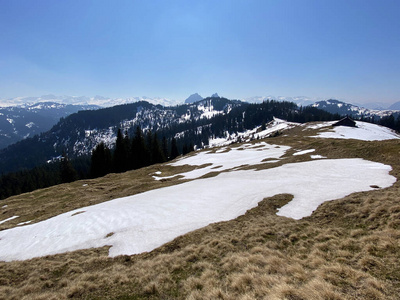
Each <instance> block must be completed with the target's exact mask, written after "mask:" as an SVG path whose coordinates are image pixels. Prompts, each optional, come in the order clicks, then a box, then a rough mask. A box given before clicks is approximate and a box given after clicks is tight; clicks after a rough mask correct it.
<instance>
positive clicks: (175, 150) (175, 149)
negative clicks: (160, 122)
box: [170, 137, 179, 159]
mask: <svg viewBox="0 0 400 300" xmlns="http://www.w3.org/2000/svg"><path fill="white" fill-rule="evenodd" d="M178 156H179V151H178V146H177V145H176V139H175V137H173V138H172V141H171V155H170V159H174V158H176V157H178Z"/></svg>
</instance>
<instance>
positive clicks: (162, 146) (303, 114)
mask: <svg viewBox="0 0 400 300" xmlns="http://www.w3.org/2000/svg"><path fill="white" fill-rule="evenodd" d="M217 103H219V102H217ZM221 103H222V102H221ZM221 103H219V104H220V105H221V107H219V108H220V109H221V110H222V109H223V104H224V103H222V104H221ZM186 109H187V107H186ZM115 110H116V111H115V114H119V113H121V111H120V107H117V108H116V109H115ZM82 113H83V112H82ZM82 113H81V114H82ZM87 114H89V115H90V116H91V115H92V114H94V112H88V113H87ZM113 117H115V116H113ZM273 117H278V118H281V119H286V120H288V121H293V122H300V123H304V122H310V121H331V120H336V119H339V118H340V116H339V115H333V114H331V113H328V112H326V111H323V110H320V109H317V108H315V107H300V108H299V107H297V105H296V104H294V103H291V102H278V101H274V100H269V101H265V102H263V103H260V104H249V103H243V104H242V105H238V106H235V107H233V108H232V109H231V110H230V112H229V113H227V114H220V115H216V116H214V117H213V118H210V119H207V118H203V119H198V120H188V121H186V122H182V123H171V124H169V125H166V126H164V127H162V128H159V127H154V128H149V129H147V130H146V131H142V129H141V128H140V127H138V126H136V127H133V128H128V129H127V130H126V131H125V132H122V130H120V129H119V130H117V139H116V143H115V146H114V147H112V148H108V147H107V146H106V144H105V143H104V142H102V143H100V144H98V145H97V146H96V147H95V148H94V149H93V151H92V154H91V156H81V157H78V158H73V159H69V158H68V156H67V155H66V154H65V153H64V154H63V156H62V157H61V159H59V160H58V161H56V162H53V163H50V164H46V165H42V166H38V167H35V168H33V169H30V170H23V171H19V172H13V173H8V174H3V175H2V176H0V199H4V198H7V197H9V196H12V195H16V194H20V193H24V192H29V191H32V190H35V189H39V188H44V187H48V186H51V185H55V184H60V183H64V182H71V181H74V180H77V179H85V178H95V177H99V176H104V175H105V174H108V173H110V172H115V173H118V172H124V171H127V170H133V169H138V168H141V167H144V166H148V165H151V164H154V163H161V162H165V161H167V160H171V159H174V158H175V157H177V156H178V155H180V154H186V153H188V152H190V151H193V150H194V149H195V148H197V149H200V148H204V147H206V146H207V145H208V143H209V140H210V139H212V138H217V137H226V135H227V134H233V133H237V132H243V131H245V130H247V129H253V128H255V127H256V126H260V125H262V124H264V126H265V124H266V123H268V122H269V121H271V120H272V119H273ZM68 120H69V119H68ZM89 120H91V119H90V118H89ZM82 122H83V121H82ZM86 122H88V121H86ZM92 122H94V121H92ZM107 122H110V121H109V120H108V121H107ZM89 123H90V122H89ZM109 124H111V123H109ZM86 125H87V124H86ZM92 125H94V124H92ZM74 126H76V124H75V125H74ZM55 127H57V126H55ZM72 132H75V131H74V130H73V131H72ZM160 137H162V138H160ZM40 143H41V141H40V140H38V141H37V144H38V145H37V146H38V147H36V148H34V149H41V148H40V147H39V146H40ZM25 151H32V150H31V149H25ZM36 151H39V150H36Z"/></svg>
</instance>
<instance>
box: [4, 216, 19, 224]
mask: <svg viewBox="0 0 400 300" xmlns="http://www.w3.org/2000/svg"><path fill="white" fill-rule="evenodd" d="M18 217H19V216H13V217H10V218H8V219H5V220H3V221H0V224H3V223H5V222H8V221H11V220H14V219H16V218H18Z"/></svg>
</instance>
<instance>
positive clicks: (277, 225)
mask: <svg viewBox="0 0 400 300" xmlns="http://www.w3.org/2000/svg"><path fill="white" fill-rule="evenodd" d="M293 136H296V138H293ZM268 142H273V143H278V144H282V145H290V146H292V147H293V148H296V149H309V148H315V149H317V150H316V151H315V154H321V155H324V156H327V157H328V158H343V157H362V158H365V159H369V160H373V161H379V162H383V163H386V164H390V165H392V167H393V171H392V174H393V175H394V176H396V177H397V178H399V172H400V162H399V160H398V157H399V154H400V144H399V142H398V141H384V142H360V141H341V140H323V139H313V138H307V137H305V136H304V132H303V131H301V130H300V129H295V130H293V132H292V134H291V135H290V136H285V137H282V136H281V137H278V138H273V139H270V140H268ZM313 154H314V153H313ZM307 159H309V156H308V155H303V156H296V157H293V156H291V155H289V154H288V155H287V158H286V159H285V161H284V162H279V163H275V164H273V166H276V165H280V164H282V163H286V162H295V161H304V160H307ZM262 166H263V167H268V168H270V167H272V166H271V164H265V166H264V165H262ZM262 166H260V168H262ZM188 169H189V167H184V168H175V169H174V168H172V167H170V166H164V165H160V166H154V167H150V168H145V169H142V170H140V171H134V172H127V173H124V174H119V175H116V174H111V175H108V176H106V177H105V178H101V179H97V180H92V181H84V182H76V183H73V184H69V185H61V186H58V187H53V188H49V189H46V190H42V191H37V192H33V193H30V194H26V195H21V196H18V197H13V198H10V199H6V200H5V201H3V203H4V204H7V205H8V207H7V208H6V209H3V211H2V213H3V215H2V219H5V218H7V217H10V216H13V215H19V216H21V217H20V218H18V219H16V220H13V221H9V222H10V224H7V223H8V222H6V223H4V224H2V225H0V226H3V227H1V228H3V229H4V228H7V227H10V226H12V225H13V224H16V223H19V222H22V221H28V220H34V221H39V220H42V219H46V218H48V217H49V216H51V215H55V214H57V213H59V212H62V211H67V210H71V209H73V208H80V207H83V206H86V205H89V204H94V203H99V202H102V201H106V200H108V199H110V198H115V197H121V196H125V195H129V194H134V193H139V192H142V191H144V190H147V189H153V188H158V187H161V186H166V185H170V184H175V183H176V182H177V179H171V180H167V181H164V182H158V181H154V180H153V179H152V177H151V176H150V175H149V174H152V173H154V172H155V171H156V170H161V171H162V172H163V174H165V175H168V174H174V173H179V172H182V171H184V170H188ZM85 183H86V184H88V186H86V187H83V186H82V185H83V184H85ZM291 197H292V196H291V195H287V194H282V195H276V196H274V197H271V198H268V199H264V201H262V202H260V203H259V205H258V207H256V208H254V209H251V210H249V211H248V212H247V213H246V214H245V215H243V216H240V217H238V218H236V219H235V220H231V221H228V222H220V223H215V224H211V225H209V226H207V227H205V228H202V229H199V230H196V231H194V232H191V233H189V234H186V235H184V236H180V237H178V238H176V239H175V240H173V241H171V242H169V243H167V244H165V245H163V246H161V247H160V248H158V249H155V250H154V251H152V252H150V253H143V254H140V255H134V256H120V257H116V258H109V257H108V256H107V254H108V248H107V247H103V248H100V249H88V250H82V251H75V252H71V253H64V254H59V255H53V256H47V257H43V258H35V259H32V260H28V261H15V262H10V263H5V262H0V299H69V298H82V299H293V300H294V299H321V300H322V299H399V297H398V295H400V183H399V182H396V183H395V184H394V185H393V186H392V187H390V188H387V189H384V190H381V189H376V190H374V191H371V192H362V193H354V194H352V195H349V196H348V197H345V198H343V199H340V200H337V201H332V202H327V203H324V204H323V205H321V206H320V207H319V208H318V209H317V210H316V211H315V212H314V213H313V215H312V216H310V217H307V218H304V219H301V220H298V221H295V220H292V219H288V218H284V217H279V216H277V215H276V214H275V212H276V209H277V208H279V207H281V206H282V205H284V204H285V203H287V202H288V201H290V199H291ZM4 211H5V212H4ZM12 222H13V223H12Z"/></svg>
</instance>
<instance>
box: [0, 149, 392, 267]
mask: <svg viewBox="0 0 400 300" xmlns="http://www.w3.org/2000/svg"><path fill="white" fill-rule="evenodd" d="M253 149H254V150H256V149H257V148H253ZM242 151H243V153H244V152H245V151H248V150H242ZM230 152H232V150H231V151H230ZM230 152H228V153H230ZM261 152H262V151H261ZM232 153H235V152H232ZM219 154H224V153H219ZM193 159H195V158H193ZM206 162H207V161H204V162H203V163H206ZM390 170H391V167H390V166H387V165H383V164H381V163H375V162H370V161H365V160H363V159H336V160H332V159H324V160H314V161H309V162H302V163H292V164H286V165H283V166H280V167H275V168H270V169H264V170H259V171H255V170H241V171H230V172H224V173H221V174H219V175H217V176H215V177H212V178H204V179H197V180H193V181H189V182H185V183H181V184H178V185H174V186H170V187H165V188H160V189H156V190H152V191H148V192H145V193H141V194H137V195H133V196H129V197H124V198H119V199H115V200H111V201H108V202H104V203H101V204H97V205H93V206H88V207H84V208H81V209H77V210H73V211H71V212H68V213H63V214H61V215H58V216H56V217H53V218H51V219H48V220H45V221H42V222H39V223H36V224H31V225H25V226H22V227H15V228H12V229H8V230H4V231H0V260H5V261H11V260H23V259H29V258H33V257H39V256H44V255H49V254H56V253H63V252H67V251H72V250H78V249H86V248H91V247H102V246H105V245H110V246H111V248H110V251H109V255H110V256H117V255H121V254H127V255H131V254H137V253H142V252H145V251H151V250H153V249H155V248H157V247H159V246H161V245H162V244H164V243H166V242H169V241H171V240H173V239H174V238H175V237H177V236H179V235H182V234H185V233H188V232H190V231H193V230H195V229H198V228H201V227H204V226H206V225H208V224H210V223H213V222H219V221H226V220H231V219H234V218H236V217H238V216H240V215H242V214H244V213H245V212H246V211H247V210H248V209H251V208H253V207H255V206H256V205H257V204H258V202H260V201H261V200H262V199H264V198H265V197H270V196H273V195H276V194H280V193H290V194H292V195H293V200H292V201H290V202H289V203H288V204H287V205H285V206H283V207H282V208H281V209H280V210H279V212H278V214H279V215H281V216H285V217H290V218H294V219H300V218H302V217H305V216H309V215H310V214H311V213H312V212H313V211H314V210H315V209H316V208H317V207H318V205H320V204H321V203H323V202H325V201H330V200H334V199H338V198H342V197H344V196H346V195H348V194H350V193H353V192H358V191H368V190H372V188H371V185H377V186H379V187H381V188H385V187H388V186H390V185H392V184H393V183H394V182H395V181H396V179H395V177H393V176H391V175H389V171H390Z"/></svg>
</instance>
